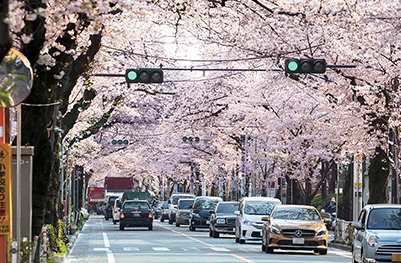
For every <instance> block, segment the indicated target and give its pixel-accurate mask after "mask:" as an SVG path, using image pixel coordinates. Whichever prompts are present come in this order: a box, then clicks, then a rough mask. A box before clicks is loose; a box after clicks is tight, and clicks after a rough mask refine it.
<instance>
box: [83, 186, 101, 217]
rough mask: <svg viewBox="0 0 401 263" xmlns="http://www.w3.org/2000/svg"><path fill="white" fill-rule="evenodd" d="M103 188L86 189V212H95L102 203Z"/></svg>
mask: <svg viewBox="0 0 401 263" xmlns="http://www.w3.org/2000/svg"><path fill="white" fill-rule="evenodd" d="M103 190H104V188H103V187H88V190H87V194H88V195H87V197H88V199H87V200H88V212H89V213H90V212H96V211H97V209H98V207H99V204H100V203H103V202H104V191H103Z"/></svg>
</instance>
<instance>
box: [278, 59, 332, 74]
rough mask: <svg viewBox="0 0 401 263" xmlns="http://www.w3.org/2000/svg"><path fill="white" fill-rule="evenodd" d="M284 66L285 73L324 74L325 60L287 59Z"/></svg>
mask: <svg viewBox="0 0 401 263" xmlns="http://www.w3.org/2000/svg"><path fill="white" fill-rule="evenodd" d="M284 66H285V72H287V73H325V72H326V67H327V64H326V60H325V59H311V58H310V59H309V58H308V59H297V58H288V59H286V60H285V64H284Z"/></svg>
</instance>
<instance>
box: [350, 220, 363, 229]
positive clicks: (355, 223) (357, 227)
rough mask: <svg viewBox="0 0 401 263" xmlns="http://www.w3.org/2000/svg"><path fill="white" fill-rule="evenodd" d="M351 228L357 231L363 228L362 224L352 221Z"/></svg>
mask: <svg viewBox="0 0 401 263" xmlns="http://www.w3.org/2000/svg"><path fill="white" fill-rule="evenodd" d="M351 226H352V227H353V228H355V229H358V230H360V229H362V228H363V224H362V223H361V222H359V221H352V224H351Z"/></svg>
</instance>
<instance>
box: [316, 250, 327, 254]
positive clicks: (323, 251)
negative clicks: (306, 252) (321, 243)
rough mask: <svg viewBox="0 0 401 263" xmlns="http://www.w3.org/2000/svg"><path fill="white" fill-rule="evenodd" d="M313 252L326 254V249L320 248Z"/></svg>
mask: <svg viewBox="0 0 401 263" xmlns="http://www.w3.org/2000/svg"><path fill="white" fill-rule="evenodd" d="M315 253H319V255H327V249H320V250H317V251H315Z"/></svg>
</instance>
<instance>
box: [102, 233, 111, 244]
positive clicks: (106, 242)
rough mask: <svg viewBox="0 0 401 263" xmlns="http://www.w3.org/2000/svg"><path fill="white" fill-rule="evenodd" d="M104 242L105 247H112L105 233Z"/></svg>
mask: <svg viewBox="0 0 401 263" xmlns="http://www.w3.org/2000/svg"><path fill="white" fill-rule="evenodd" d="M103 241H104V246H105V247H110V243H109V239H108V238H107V234H106V233H103Z"/></svg>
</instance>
